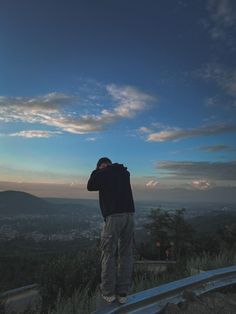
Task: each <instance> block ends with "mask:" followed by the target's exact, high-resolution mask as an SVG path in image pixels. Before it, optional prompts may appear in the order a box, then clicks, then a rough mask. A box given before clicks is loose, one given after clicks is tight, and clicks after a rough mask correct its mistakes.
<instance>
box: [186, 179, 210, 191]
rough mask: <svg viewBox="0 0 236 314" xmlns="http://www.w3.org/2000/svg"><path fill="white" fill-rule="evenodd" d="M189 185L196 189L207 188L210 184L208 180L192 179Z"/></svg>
mask: <svg viewBox="0 0 236 314" xmlns="http://www.w3.org/2000/svg"><path fill="white" fill-rule="evenodd" d="M191 186H192V187H193V188H195V189H198V190H208V189H209V188H210V187H211V184H210V182H209V181H208V180H193V181H192V182H191Z"/></svg>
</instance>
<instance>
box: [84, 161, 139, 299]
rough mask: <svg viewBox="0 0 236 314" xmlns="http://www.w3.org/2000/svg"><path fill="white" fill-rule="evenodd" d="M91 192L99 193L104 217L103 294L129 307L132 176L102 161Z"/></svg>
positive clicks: (95, 174)
mask: <svg viewBox="0 0 236 314" xmlns="http://www.w3.org/2000/svg"><path fill="white" fill-rule="evenodd" d="M87 189H88V191H99V203H100V208H101V212H102V215H103V217H104V221H105V223H104V226H103V230H102V234H101V251H102V252H101V266H102V272H101V286H100V287H101V294H102V297H103V299H104V300H105V301H106V302H108V303H111V302H113V301H115V299H116V298H117V301H118V302H119V303H125V302H126V299H127V294H128V290H129V288H130V285H131V281H132V270H133V252H132V251H133V235H134V218H133V213H134V211H135V209H134V201H133V195H132V190H131V185H130V173H129V171H128V170H127V168H126V167H124V166H123V165H122V164H118V163H112V162H111V160H110V159H109V158H107V157H103V158H100V159H99V160H98V162H97V168H96V170H94V171H93V172H92V174H91V176H90V178H89V180H88V185H87Z"/></svg>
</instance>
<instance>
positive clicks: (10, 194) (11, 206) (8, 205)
mask: <svg viewBox="0 0 236 314" xmlns="http://www.w3.org/2000/svg"><path fill="white" fill-rule="evenodd" d="M56 212H57V210H56V206H55V205H54V204H51V203H49V202H47V201H45V200H43V199H41V198H39V197H37V196H34V195H31V194H29V193H25V192H20V191H4V192H0V215H1V216H2V215H20V214H27V215H42V214H49V213H51V214H52V213H56Z"/></svg>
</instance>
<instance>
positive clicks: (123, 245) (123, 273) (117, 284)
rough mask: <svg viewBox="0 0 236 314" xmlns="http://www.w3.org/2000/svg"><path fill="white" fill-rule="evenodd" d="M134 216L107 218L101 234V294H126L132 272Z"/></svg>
mask: <svg viewBox="0 0 236 314" xmlns="http://www.w3.org/2000/svg"><path fill="white" fill-rule="evenodd" d="M133 237H134V215H133V214H132V213H121V214H114V215H111V216H108V217H107V218H106V222H105V224H104V226H103V230H102V233H101V251H102V252H101V267H102V271H101V286H100V287H101V292H102V294H103V295H108V296H109V295H114V294H123V293H125V294H127V293H128V291H129V288H130V286H131V282H132V271H133Z"/></svg>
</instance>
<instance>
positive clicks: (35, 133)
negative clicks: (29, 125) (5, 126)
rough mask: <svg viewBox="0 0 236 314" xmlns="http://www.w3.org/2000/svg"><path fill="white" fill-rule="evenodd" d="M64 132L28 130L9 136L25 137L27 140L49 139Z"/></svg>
mask: <svg viewBox="0 0 236 314" xmlns="http://www.w3.org/2000/svg"><path fill="white" fill-rule="evenodd" d="M61 133H62V132H59V131H41V130H27V131H20V132H16V133H11V134H8V136H14V137H15V136H18V137H25V138H35V137H36V138H49V137H52V136H55V135H58V134H61Z"/></svg>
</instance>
